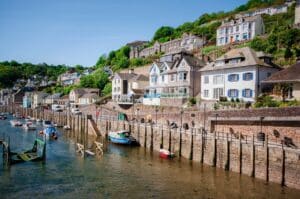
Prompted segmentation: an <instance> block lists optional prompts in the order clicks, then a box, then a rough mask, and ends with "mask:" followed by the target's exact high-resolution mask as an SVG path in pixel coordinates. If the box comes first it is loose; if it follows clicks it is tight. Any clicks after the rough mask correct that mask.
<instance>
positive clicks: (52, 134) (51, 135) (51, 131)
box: [40, 126, 58, 140]
mask: <svg viewBox="0 0 300 199" xmlns="http://www.w3.org/2000/svg"><path fill="white" fill-rule="evenodd" d="M40 133H41V134H43V135H45V136H46V138H47V139H54V140H57V138H58V136H57V130H56V128H55V127H54V126H50V127H46V128H45V129H44V130H43V131H41V132H40Z"/></svg>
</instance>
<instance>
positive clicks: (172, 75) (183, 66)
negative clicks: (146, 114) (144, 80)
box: [143, 55, 205, 106]
mask: <svg viewBox="0 0 300 199" xmlns="http://www.w3.org/2000/svg"><path fill="white" fill-rule="evenodd" d="M204 65H205V63H204V62H203V61H202V60H199V59H198V58H195V57H193V56H192V55H183V56H182V57H181V58H180V59H177V60H174V61H171V62H170V61H164V62H155V63H153V65H152V67H151V69H150V81H149V84H150V85H149V87H148V89H147V91H146V93H145V96H144V98H143V104H145V105H156V106H159V105H162V106H181V105H183V104H184V103H185V102H186V101H187V100H188V98H190V97H196V96H197V95H198V94H199V93H200V83H201V81H200V72H199V70H200V69H201V68H202V67H203V66H204Z"/></svg>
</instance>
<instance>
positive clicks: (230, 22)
mask: <svg viewBox="0 0 300 199" xmlns="http://www.w3.org/2000/svg"><path fill="white" fill-rule="evenodd" d="M241 18H242V20H243V22H247V21H250V22H252V21H255V20H257V19H258V18H261V16H260V15H255V16H250V17H241ZM239 20H240V18H239V19H234V20H233V21H234V22H237V23H239ZM234 25H236V23H235V24H234ZM227 26H228V27H229V26H233V25H232V20H230V21H224V22H223V24H222V25H221V26H219V27H218V29H219V28H223V27H227Z"/></svg>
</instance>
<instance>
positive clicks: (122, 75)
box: [115, 73, 137, 80]
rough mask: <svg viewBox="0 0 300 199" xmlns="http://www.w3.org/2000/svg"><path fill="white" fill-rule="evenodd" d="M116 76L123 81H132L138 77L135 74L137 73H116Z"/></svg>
mask: <svg viewBox="0 0 300 199" xmlns="http://www.w3.org/2000/svg"><path fill="white" fill-rule="evenodd" d="M116 76H119V77H120V78H121V79H123V80H131V79H133V78H134V77H136V76H137V74H135V73H116V74H115V77H116Z"/></svg>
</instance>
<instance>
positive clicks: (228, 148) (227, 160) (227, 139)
mask: <svg viewBox="0 0 300 199" xmlns="http://www.w3.org/2000/svg"><path fill="white" fill-rule="evenodd" d="M229 169H230V142H229V138H228V133H227V134H226V163H225V171H229Z"/></svg>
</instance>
